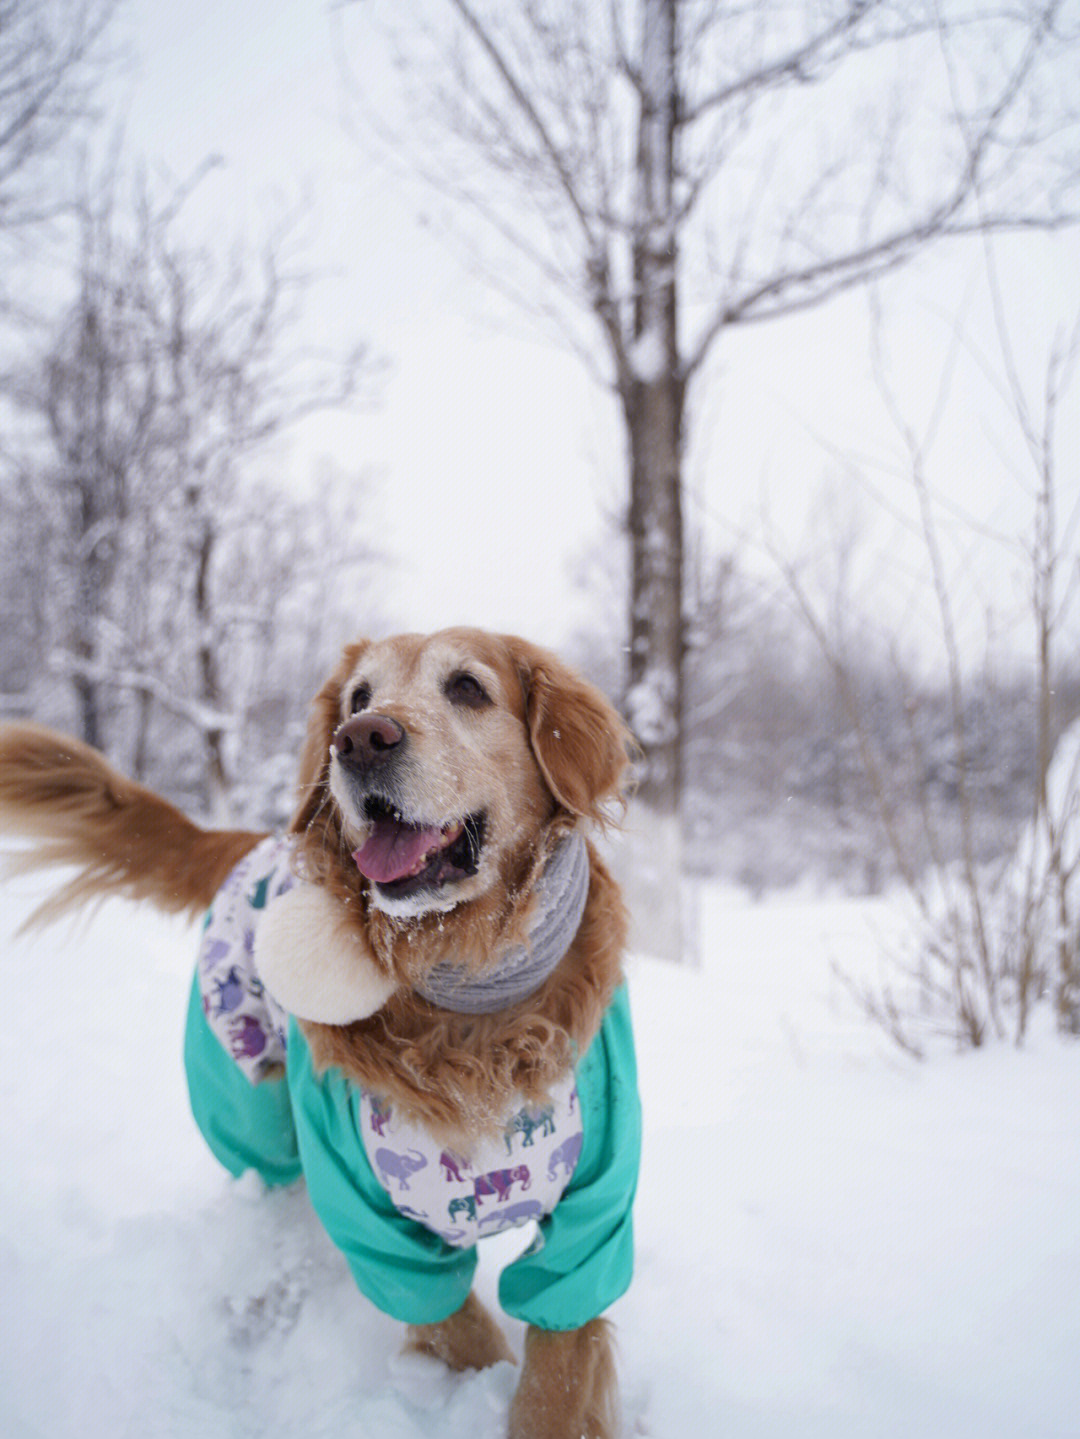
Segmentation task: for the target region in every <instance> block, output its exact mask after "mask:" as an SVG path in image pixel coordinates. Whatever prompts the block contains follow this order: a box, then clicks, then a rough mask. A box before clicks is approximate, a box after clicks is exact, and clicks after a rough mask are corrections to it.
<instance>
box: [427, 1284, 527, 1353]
mask: <svg viewBox="0 0 1080 1439" xmlns="http://www.w3.org/2000/svg"><path fill="white" fill-rule="evenodd" d="M405 1348H406V1350H407V1351H409V1352H411V1353H414V1354H433V1355H434V1356H435V1357H436V1359H441V1360H442V1361H443V1363H444V1364H446V1365H448V1366H449V1367H450V1368H451V1369H488V1368H490V1366H491V1365H492V1364H498V1363H499V1362H500V1361H501V1360H503V1359H509V1361H510V1363H511V1364H515V1363H516V1362H517V1361H516V1360H515V1358H514V1355H513V1353H512V1352H511V1349H510V1346H509V1344H507V1342H506V1338H505V1336H504V1334H503V1332H502V1330H501V1329H500V1328H499V1326H498V1324H496V1322H495V1320H494V1319H492V1317H491V1315H490V1314H489V1313H488V1311H487V1310H486V1309H485V1308H484V1306H483V1305H482V1304H481V1303H480V1301H479V1299H477V1297H476V1295H475V1294H470V1295H469V1297H468V1299H466V1301H465V1303H464V1304H463V1305H462V1306H461V1308H460V1309H459V1310H458V1311H457V1313H456V1314H451V1316H450V1318H449V1319H443V1320H440V1322H439V1323H438V1324H410V1325H409V1337H408V1340H407V1341H406V1345H405Z"/></svg>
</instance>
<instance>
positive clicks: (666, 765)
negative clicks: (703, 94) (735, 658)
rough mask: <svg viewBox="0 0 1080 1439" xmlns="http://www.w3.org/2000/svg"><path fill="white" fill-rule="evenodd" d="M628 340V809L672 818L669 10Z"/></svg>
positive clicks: (678, 682) (664, 13) (673, 42)
mask: <svg viewBox="0 0 1080 1439" xmlns="http://www.w3.org/2000/svg"><path fill="white" fill-rule="evenodd" d="M642 20H643V29H642V55H641V118H640V124H639V129H638V153H637V178H638V201H637V224H636V232H635V236H634V247H633V273H634V310H633V335H632V341H631V344H630V346H629V348H628V351H627V366H626V373H624V374H623V375H621V376H620V385H619V388H620V393H621V398H622V401H623V406H624V411H625V415H626V424H627V434H628V443H629V451H630V454H629V461H630V511H629V528H630V544H631V596H630V688H629V692H628V695H627V709H628V713H629V718H630V722H631V725H632V726H633V728H634V732H635V733H636V735H637V737H638V739H639V740H640V742H641V744H642V746H643V748H644V751H645V768H644V773H643V775H642V778H641V784H640V787H639V790H638V796H639V799H640V800H641V801H642V803H643V804H646V805H648V806H649V808H651V809H653V810H655V811H657V812H658V813H659V814H662V815H664V816H666V817H668V818H671V819H675V818H677V815H678V808H679V796H680V790H681V784H682V757H681V751H682V720H683V691H684V683H683V648H684V646H683V614H682V608H683V519H682V493H681V489H682V457H683V409H684V390H685V385H684V380H683V376H682V365H681V359H680V355H679V335H678V305H677V299H678V296H677V287H676V280H677V273H676V272H677V260H678V256H677V253H676V242H675V236H676V221H675V136H676V127H677V122H678V108H679V106H678V86H677V80H676V75H677V71H676V60H677V45H678V37H677V33H676V3H675V0H645V4H644V7H643V13H642Z"/></svg>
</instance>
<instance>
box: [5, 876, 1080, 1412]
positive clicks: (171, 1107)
mask: <svg viewBox="0 0 1080 1439" xmlns="http://www.w3.org/2000/svg"><path fill="white" fill-rule="evenodd" d="M38 894H40V886H38V885H37V884H36V883H35V882H33V881H29V880H20V881H18V882H17V883H15V884H11V885H9V886H8V887H7V888H6V889H4V890H0V932H2V933H3V934H4V936H5V940H6V943H5V947H4V950H3V961H2V962H3V966H4V973H5V977H6V979H7V987H8V1003H7V1005H6V1008H5V1020H4V1034H3V1043H2V1045H0V1096H2V1110H0V1113H2V1123H3V1153H4V1163H3V1166H2V1169H0V1285H2V1289H3V1295H4V1303H3V1306H2V1309H0V1434H2V1435H3V1436H5V1439H7V1436H10V1439H68V1436H71V1439H97V1436H108V1439H117V1436H132V1439H156V1436H162V1439H164V1436H169V1439H246V1436H249V1435H251V1436H254V1435H259V1436H271V1439H272V1436H280V1439H286V1436H293V1435H296V1434H304V1435H305V1436H310V1439H323V1436H326V1439H330V1436H331V1435H332V1436H334V1439H349V1437H350V1436H356V1439H361V1436H364V1439H424V1436H428V1435H439V1436H449V1439H458V1436H460V1439H465V1436H469V1439H495V1436H498V1435H500V1434H501V1433H502V1429H503V1425H504V1423H505V1417H506V1411H507V1406H508V1403H509V1399H510V1395H511V1393H512V1391H513V1386H514V1382H515V1370H514V1369H513V1368H512V1367H511V1366H509V1365H501V1366H499V1367H497V1368H496V1369H494V1370H491V1371H488V1372H486V1373H484V1374H479V1375H467V1376H452V1375H450V1374H448V1373H446V1372H444V1371H443V1370H442V1369H441V1368H440V1367H439V1366H438V1365H437V1364H436V1363H435V1362H434V1361H429V1360H420V1359H410V1360H404V1359H402V1358H401V1357H400V1356H399V1354H398V1350H399V1346H400V1339H401V1331H400V1329H399V1327H398V1326H397V1325H395V1324H394V1323H392V1322H391V1321H389V1320H387V1319H384V1318H383V1317H382V1316H381V1315H379V1314H378V1313H376V1312H375V1311H374V1310H373V1309H371V1308H370V1306H369V1305H367V1303H366V1302H365V1301H364V1300H363V1299H362V1298H361V1296H360V1295H359V1294H358V1293H357V1292H356V1290H355V1288H354V1286H353V1284H352V1282H351V1279H350V1277H349V1275H348V1272H347V1270H346V1268H345V1265H344V1262H343V1261H342V1260H341V1258H340V1257H339V1256H338V1254H337V1253H336V1251H335V1250H334V1249H333V1247H332V1245H331V1244H330V1243H329V1241H328V1240H327V1238H326V1236H325V1235H324V1233H323V1232H322V1230H321V1229H320V1227H319V1224H318V1222H317V1221H316V1219H315V1218H314V1216H313V1214H312V1212H311V1210H310V1208H309V1206H308V1203H307V1199H306V1196H305V1193H304V1190H303V1186H302V1185H300V1186H297V1187H295V1188H292V1189H290V1190H288V1191H285V1192H264V1191H262V1190H261V1188H260V1186H259V1185H258V1184H257V1183H255V1182H253V1181H252V1180H251V1178H250V1177H249V1178H247V1179H244V1180H241V1181H239V1182H234V1181H231V1180H230V1179H228V1178H227V1176H225V1175H224V1174H223V1173H222V1172H221V1171H220V1170H219V1169H218V1168H217V1167H216V1165H215V1163H214V1161H213V1160H212V1159H211V1158H210V1156H209V1155H208V1154H207V1152H206V1151H205V1149H204V1148H203V1145H202V1142H201V1140H200V1138H199V1136H198V1134H197V1133H196V1131H195V1128H194V1125H193V1123H192V1121H191V1119H190V1117H189V1115H188V1112H187V1104H186V1097H185V1093H184V1086H183V1077H182V1072H181V1064H180V1043H181V1032H182V1023H183V1014H184V1008H185V1003H186V995H187V988H188V983H189V977H190V969H191V965H192V963H193V957H194V951H195V942H196V936H195V930H194V928H193V927H191V926H188V925H186V924H184V923H181V922H179V921H176V920H171V919H163V918H161V917H159V916H156V915H154V914H153V913H150V912H147V911H141V910H134V909H131V908H129V907H125V906H124V905H123V904H121V903H119V902H116V903H111V902H110V903H109V904H107V905H104V906H102V907H101V909H100V910H99V911H98V912H97V913H96V915H94V916H93V917H92V918H91V919H89V920H87V921H86V922H83V923H80V924H79V925H77V926H74V927H73V926H61V927H59V928H57V929H55V930H52V931H47V932H45V933H44V934H38V935H35V936H33V937H31V938H18V939H16V938H8V936H11V935H13V932H14V930H15V929H16V928H17V926H18V924H19V923H20V922H21V920H22V918H23V917H24V916H25V914H26V913H27V912H28V911H29V909H30V908H31V907H32V905H33V903H34V900H35V896H36V895H38ZM700 909H701V918H700V923H701V937H702V944H701V952H702V963H701V965H700V967H699V968H698V969H695V970H690V969H679V968H674V967H672V966H669V965H665V964H662V963H661V962H659V961H656V960H653V959H649V958H647V957H644V956H636V957H634V958H633V960H632V964H631V970H632V976H631V983H632V996H633V1003H634V1010H635V1019H636V1025H637V1032H638V1046H639V1057H640V1063H641V1074H642V1089H643V1094H644V1102H645V1115H646V1150H645V1162H644V1170H643V1177H642V1186H641V1192H640V1197H639V1202H638V1210H637V1234H638V1269H637V1275H636V1278H635V1282H634V1285H633V1287H632V1288H631V1290H630V1292H629V1294H628V1295H627V1296H626V1297H625V1298H624V1299H623V1300H621V1301H620V1302H619V1303H618V1304H617V1305H616V1306H615V1308H614V1310H613V1312H612V1317H613V1318H614V1320H615V1321H616V1323H617V1325H618V1329H619V1342H620V1352H621V1364H622V1371H623V1389H624V1410H625V1424H626V1430H625V1432H626V1435H627V1436H630V1435H647V1436H654V1439H705V1436H711V1435H713V1434H719V1433H723V1434H724V1435H725V1439H771V1436H774V1435H775V1436H777V1439H780V1436H783V1439H791V1436H792V1435H796V1436H798V1439H813V1436H817V1435H821V1436H823V1439H826V1436H827V1439H891V1436H896V1439H910V1436H912V1435H920V1436H928V1439H965V1436H968V1435H971V1436H973V1439H974V1436H979V1439H1021V1436H1022V1439H1055V1436H1056V1439H1066V1436H1072V1435H1074V1434H1075V1433H1076V1432H1077V1412H1078V1404H1080V1363H1078V1355H1080V1052H1078V1050H1077V1048H1076V1047H1075V1046H1072V1047H1070V1046H1069V1045H1067V1044H1065V1043H1062V1042H1061V1041H1059V1040H1057V1039H1056V1038H1055V1037H1054V1036H1053V1035H1051V1034H1049V1033H1046V1034H1044V1033H1039V1034H1037V1035H1035V1036H1033V1037H1032V1040H1031V1042H1030V1043H1029V1045H1028V1046H1027V1048H1026V1049H1024V1050H1023V1051H1016V1050H1014V1049H1012V1048H1008V1047H1005V1046H999V1047H995V1048H990V1049H986V1050H983V1051H979V1052H977V1053H973V1054H968V1055H966V1056H963V1057H961V1056H959V1055H953V1054H938V1055H937V1056H935V1057H934V1058H933V1059H931V1060H930V1061H928V1062H927V1063H925V1064H923V1065H916V1064H914V1063H913V1062H911V1061H908V1060H906V1059H903V1058H902V1057H901V1056H900V1055H899V1053H898V1052H895V1051H892V1050H890V1049H889V1047H888V1046H887V1043H886V1041H885V1040H884V1039H883V1038H882V1037H880V1036H879V1035H878V1034H877V1033H876V1032H875V1031H874V1030H873V1029H871V1028H868V1027H867V1026H866V1025H865V1024H864V1023H863V1021H862V1019H861V1017H860V1016H858V1015H857V1014H856V1013H855V1012H854V1011H853V1010H852V1009H851V1008H850V1007H849V1006H848V1004H847V1002H846V999H845V994H846V990H845V988H844V986H843V985H842V984H841V983H840V981H839V980H837V979H836V978H835V976H834V972H833V965H834V964H837V965H839V966H840V967H841V968H844V969H847V970H850V971H852V972H855V973H859V974H870V973H872V972H873V969H874V966H875V964H876V963H877V960H878V956H879V955H880V954H881V952H882V949H883V947H884V945H885V944H886V942H888V941H889V940H890V939H891V938H893V937H894V936H895V931H896V927H897V926H898V925H899V924H900V923H901V915H902V913H903V910H902V907H901V906H900V905H898V904H895V903H894V902H892V901H890V900H888V899H875V900H872V901H850V900H842V899H834V898H821V897H812V896H806V895H799V894H793V895H787V896H780V897H774V898H772V899H770V900H769V901H768V902H767V903H764V904H755V903H753V902H751V901H750V900H748V899H747V898H745V897H744V896H743V895H742V894H740V893H737V892H733V891H729V890H725V889H721V888H719V887H716V886H710V887H706V888H705V889H704V890H703V892H702V895H701V906H700ZM522 1242H524V1239H523V1237H522V1236H521V1235H518V1236H510V1242H508V1241H507V1238H506V1237H505V1236H504V1237H501V1238H499V1239H497V1240H492V1241H488V1242H487V1247H485V1248H484V1249H483V1257H482V1262H481V1278H480V1286H481V1293H482V1295H483V1297H485V1299H486V1300H488V1301H489V1302H493V1296H494V1285H495V1279H496V1275H497V1270H498V1267H499V1266H500V1265H501V1264H502V1263H504V1262H506V1260H507V1259H508V1258H509V1257H510V1255H511V1254H512V1252H514V1248H515V1247H516V1246H517V1245H518V1244H520V1243H522ZM508 1332H509V1334H510V1337H511V1341H512V1343H513V1344H514V1345H515V1347H516V1348H517V1350H518V1352H519V1353H520V1345H521V1341H522V1333H521V1328H520V1326H518V1325H513V1324H511V1325H509V1326H508Z"/></svg>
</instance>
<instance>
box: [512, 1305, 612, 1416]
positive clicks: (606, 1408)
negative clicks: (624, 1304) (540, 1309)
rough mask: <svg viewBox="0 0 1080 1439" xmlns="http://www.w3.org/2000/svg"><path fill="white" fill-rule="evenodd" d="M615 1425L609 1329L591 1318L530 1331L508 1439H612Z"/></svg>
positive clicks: (598, 1320) (526, 1340)
mask: <svg viewBox="0 0 1080 1439" xmlns="http://www.w3.org/2000/svg"><path fill="white" fill-rule="evenodd" d="M618 1427H619V1421H618V1385H617V1381H616V1375H615V1346H614V1341H613V1338H612V1330H611V1325H610V1324H608V1323H607V1321H606V1320H604V1319H594V1320H593V1321H592V1323H590V1324H586V1325H584V1326H583V1327H582V1328H581V1329H570V1330H566V1331H564V1332H558V1333H556V1332H552V1331H549V1330H544V1329H535V1328H532V1327H530V1328H529V1331H528V1333H527V1334H526V1336H525V1367H524V1369H523V1370H522V1374H521V1382H520V1383H519V1385H518V1389H517V1393H516V1394H515V1395H514V1402H513V1404H512V1405H511V1407H510V1429H509V1439H615V1434H616V1431H617V1430H618Z"/></svg>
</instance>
